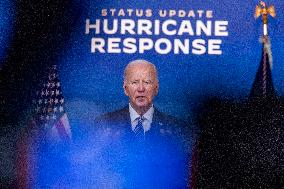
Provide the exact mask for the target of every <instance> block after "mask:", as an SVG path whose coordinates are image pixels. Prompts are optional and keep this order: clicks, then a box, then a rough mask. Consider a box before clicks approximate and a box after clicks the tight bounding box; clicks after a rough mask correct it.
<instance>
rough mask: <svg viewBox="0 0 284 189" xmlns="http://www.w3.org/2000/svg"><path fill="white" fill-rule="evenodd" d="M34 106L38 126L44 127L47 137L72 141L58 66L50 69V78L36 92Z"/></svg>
mask: <svg viewBox="0 0 284 189" xmlns="http://www.w3.org/2000/svg"><path fill="white" fill-rule="evenodd" d="M33 104H34V107H35V112H36V116H35V119H36V125H37V126H38V127H42V128H41V129H43V131H44V134H45V137H47V138H49V139H51V140H65V141H70V140H71V138H72V134H71V128H70V124H69V121H68V117H67V114H66V112H65V103H64V97H63V95H62V90H61V85H60V81H59V77H58V71H57V66H56V65H53V66H52V67H51V68H50V69H49V73H48V77H47V78H46V79H45V80H44V83H42V84H41V87H40V90H38V91H37V92H36V97H35V98H34V100H33Z"/></svg>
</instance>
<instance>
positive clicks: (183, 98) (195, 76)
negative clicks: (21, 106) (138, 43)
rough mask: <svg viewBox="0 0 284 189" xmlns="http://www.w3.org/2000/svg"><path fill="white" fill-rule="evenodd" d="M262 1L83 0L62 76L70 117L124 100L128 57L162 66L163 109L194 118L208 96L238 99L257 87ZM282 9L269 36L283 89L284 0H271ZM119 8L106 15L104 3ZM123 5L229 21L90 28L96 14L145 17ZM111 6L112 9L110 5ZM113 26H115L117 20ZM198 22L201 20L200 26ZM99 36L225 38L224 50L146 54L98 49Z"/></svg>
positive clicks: (96, 112) (111, 107) (63, 60)
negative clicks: (149, 29)
mask: <svg viewBox="0 0 284 189" xmlns="http://www.w3.org/2000/svg"><path fill="white" fill-rule="evenodd" d="M258 3H259V1H257V0H254V1H229V0H223V1H212V0H206V1H202V2H198V1H192V0H190V1H171V2H170V1H168V2H156V1H135V2H133V1H112V2H111V1H105V2H102V1H85V2H82V1H81V4H80V6H78V4H77V10H78V12H76V13H74V14H77V15H78V19H77V22H74V25H72V26H71V28H72V34H71V37H70V39H69V41H68V43H66V46H65V49H64V51H63V52H62V55H61V58H60V60H59V63H60V78H61V81H62V87H63V93H64V96H65V98H66V103H67V109H68V110H67V111H68V114H69V116H70V119H71V120H72V119H74V120H77V119H79V120H85V119H93V118H94V117H95V116H97V115H99V114H101V113H104V112H109V111H112V110H114V109H117V108H120V107H123V106H124V105H125V104H127V100H128V99H127V98H126V97H125V95H124V93H123V88H122V75H123V70H124V67H125V66H126V65H127V63H128V62H129V61H132V60H135V59H146V60H148V61H151V62H153V63H154V64H155V65H156V66H157V68H158V72H159V80H160V90H159V95H158V96H157V98H156V99H155V104H156V106H157V107H158V108H159V109H160V110H161V111H164V112H167V113H169V114H172V115H174V116H177V117H180V118H187V117H190V116H191V114H192V113H193V112H194V109H195V108H196V107H198V106H199V104H200V103H201V102H202V101H203V100H204V99H206V98H207V97H212V96H217V97H221V98H230V99H236V100H242V99H246V98H247V97H248V95H249V93H250V89H251V87H252V84H253V81H254V78H255V75H256V71H257V68H258V66H259V62H260V58H261V48H262V44H261V43H260V42H259V39H260V37H261V36H262V21H261V18H258V19H257V20H255V18H254V11H255V7H256V5H257V4H258ZM267 3H268V5H270V4H273V5H274V6H275V8H276V14H277V16H276V18H272V17H269V31H268V32H269V36H270V38H271V42H272V54H273V71H272V74H273V81H274V85H275V88H276V90H277V92H278V94H280V95H282V94H283V92H284V87H283V84H282V83H283V80H284V77H283V75H282V74H281V73H282V72H283V69H284V66H283V64H282V58H283V54H284V50H283V49H284V48H283V45H284V42H283V40H282V38H283V35H284V34H283V33H284V28H283V23H284V22H283V19H284V17H283V15H282V14H281V10H283V8H284V2H283V1H280V0H275V1H268V2H267ZM111 8H115V9H116V12H115V13H114V16H112V15H110V14H108V15H107V16H102V14H101V11H102V9H107V10H109V9H111ZM119 9H124V10H126V9H139V10H140V9H142V10H146V9H152V12H153V15H152V16H151V17H145V16H144V17H142V18H144V19H147V20H151V21H154V20H157V19H158V20H161V21H162V20H167V19H172V20H175V21H177V22H181V21H182V20H190V21H192V23H194V22H195V21H196V20H201V21H203V22H205V23H206V21H208V20H210V21H212V23H214V21H216V20H222V21H228V25H227V32H228V36H221V37H218V36H214V35H213V36H206V35H201V36H196V35H194V36H186V35H182V36H176V35H173V36H167V35H165V34H160V35H158V36H157V35H156V36H154V35H152V36H149V35H130V34H128V35H122V34H119V33H115V34H105V33H104V32H102V31H101V32H100V33H99V34H96V33H95V32H94V30H92V29H90V33H89V34H85V30H86V19H90V22H91V23H92V24H94V23H95V19H100V20H101V21H102V20H103V19H108V20H109V21H112V20H113V19H118V20H120V19H132V20H134V21H137V19H140V18H139V17H136V16H135V15H132V16H129V15H126V16H119V15H118V10H119ZM158 10H167V11H169V10H185V11H187V12H188V11H190V10H193V11H195V13H196V11H197V10H204V11H206V10H212V12H213V16H212V18H206V17H205V16H204V15H203V17H201V18H199V17H198V16H197V15H196V17H195V18H193V17H190V18H188V17H183V18H181V17H177V16H173V17H169V16H167V17H165V18H161V17H159V15H158V14H155V13H156V12H158ZM109 13H110V12H109ZM110 28H111V27H110ZM193 28H194V26H193ZM93 37H94V38H95V37H100V38H103V39H104V40H107V39H108V38H111V37H118V38H122V39H124V38H126V37H132V38H135V39H139V38H142V37H147V38H150V39H153V40H155V39H158V38H167V39H170V40H173V39H190V40H193V39H204V40H205V41H207V40H208V39H221V40H222V43H221V45H220V49H221V50H222V54H221V55H210V54H208V53H205V54H202V55H196V54H193V53H189V54H183V53H180V54H174V53H172V52H170V53H168V54H159V53H157V52H156V51H155V50H154V49H151V50H149V51H146V52H144V53H138V52H136V53H133V54H127V53H123V52H121V53H116V54H115V53H107V52H106V53H100V52H95V53H91V38H93Z"/></svg>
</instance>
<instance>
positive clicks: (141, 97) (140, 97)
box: [136, 96, 145, 101]
mask: <svg viewBox="0 0 284 189" xmlns="http://www.w3.org/2000/svg"><path fill="white" fill-rule="evenodd" d="M136 99H137V100H139V101H142V100H144V99H145V96H137V97H136Z"/></svg>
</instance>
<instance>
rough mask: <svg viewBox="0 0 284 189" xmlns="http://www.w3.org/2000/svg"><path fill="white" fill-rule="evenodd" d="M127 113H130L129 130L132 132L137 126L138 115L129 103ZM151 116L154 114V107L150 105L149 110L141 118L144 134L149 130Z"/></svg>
mask: <svg viewBox="0 0 284 189" xmlns="http://www.w3.org/2000/svg"><path fill="white" fill-rule="evenodd" d="M129 113H130V120H131V128H132V131H134V129H135V127H136V125H137V124H138V119H137V118H139V117H140V115H139V114H138V113H137V112H136V111H135V110H134V108H132V106H131V104H130V103H129ZM153 114H154V107H153V104H152V105H151V107H150V108H149V110H148V111H147V112H146V113H145V114H144V115H143V116H142V117H143V118H144V121H143V123H142V125H143V129H144V133H145V132H147V131H149V130H150V129H151V123H152V120H153Z"/></svg>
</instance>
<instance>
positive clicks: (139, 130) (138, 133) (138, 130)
mask: <svg viewBox="0 0 284 189" xmlns="http://www.w3.org/2000/svg"><path fill="white" fill-rule="evenodd" d="M143 121H144V118H143V117H141V116H140V117H139V118H138V123H137V125H136V127H135V129H134V133H135V139H137V140H139V141H143V140H144V129H143Z"/></svg>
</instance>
